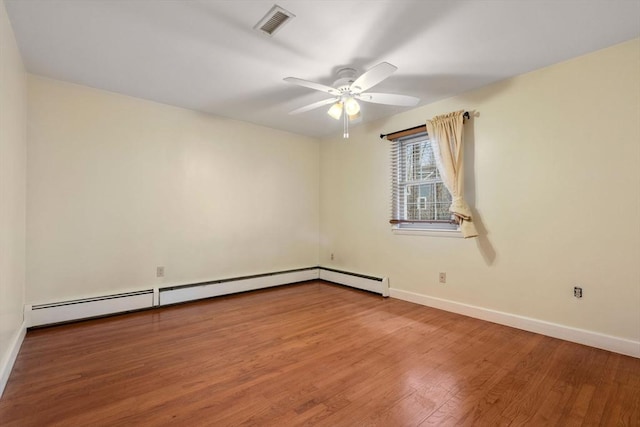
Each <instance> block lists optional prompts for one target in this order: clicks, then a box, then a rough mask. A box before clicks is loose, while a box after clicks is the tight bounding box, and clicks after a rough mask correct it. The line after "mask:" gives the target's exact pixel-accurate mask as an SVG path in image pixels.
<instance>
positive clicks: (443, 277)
mask: <svg viewBox="0 0 640 427" xmlns="http://www.w3.org/2000/svg"><path fill="white" fill-rule="evenodd" d="M438 277H439V280H440V283H447V273H440V274H439V276H438Z"/></svg>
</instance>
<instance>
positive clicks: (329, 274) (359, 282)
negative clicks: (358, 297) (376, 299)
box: [318, 267, 389, 297]
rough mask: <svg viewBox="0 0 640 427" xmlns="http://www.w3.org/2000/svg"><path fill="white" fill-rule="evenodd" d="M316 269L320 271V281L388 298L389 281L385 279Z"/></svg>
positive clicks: (324, 268) (325, 268)
mask: <svg viewBox="0 0 640 427" xmlns="http://www.w3.org/2000/svg"><path fill="white" fill-rule="evenodd" d="M318 269H319V270H320V279H321V280H326V281H327V282H332V283H337V284H340V285H346V286H350V287H352V288H357V289H362V290H365V291H369V292H374V293H376V294H380V295H382V296H383V297H388V296H389V279H388V278H386V277H374V276H367V275H365V274H359V273H352V272H349V271H342V270H335V269H333V268H328V267H318Z"/></svg>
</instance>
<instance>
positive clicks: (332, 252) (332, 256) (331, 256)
mask: <svg viewBox="0 0 640 427" xmlns="http://www.w3.org/2000/svg"><path fill="white" fill-rule="evenodd" d="M331 261H333V252H331Z"/></svg>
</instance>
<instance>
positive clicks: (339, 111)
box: [327, 101, 342, 120]
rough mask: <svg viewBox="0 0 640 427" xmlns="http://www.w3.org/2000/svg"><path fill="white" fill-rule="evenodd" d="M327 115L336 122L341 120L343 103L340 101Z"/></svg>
mask: <svg viewBox="0 0 640 427" xmlns="http://www.w3.org/2000/svg"><path fill="white" fill-rule="evenodd" d="M327 114H328V115H330V116H331V117H333V118H334V119H336V120H340V117H341V116H342V102H340V101H338V102H336V103H335V104H333V105H332V106H331V108H329V111H327Z"/></svg>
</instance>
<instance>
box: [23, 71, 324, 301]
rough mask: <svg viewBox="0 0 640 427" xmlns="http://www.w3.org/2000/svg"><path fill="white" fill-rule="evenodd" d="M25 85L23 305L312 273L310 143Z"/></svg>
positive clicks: (104, 97) (314, 208)
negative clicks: (159, 270) (160, 271)
mask: <svg viewBox="0 0 640 427" xmlns="http://www.w3.org/2000/svg"><path fill="white" fill-rule="evenodd" d="M28 87H29V145H28V156H29V164H28V212H27V224H28V227H27V250H28V259H27V281H28V289H27V301H28V302H29V303H37V302H48V301H56V300H63V299H67V298H75V297H83V296H90V295H100V294H104V293H107V292H115V291H124V290H130V289H144V288H148V287H151V286H154V285H160V286H166V285H170V284H185V283H193V282H200V281H206V280H212V279H222V278H226V277H235V276H241V275H249V274H255V273H265V272H272V271H280V270H286V269H292V268H299V267H309V266H314V265H317V263H318V230H319V163H318V158H319V154H318V150H319V148H318V142H317V140H315V139H311V138H306V137H302V136H299V135H294V134H290V133H285V132H280V131H276V130H273V129H268V128H264V127H260V126H254V125H250V124H246V123H242V122H238V121H233V120H227V119H223V118H218V117H213V116H209V115H205V114H200V113H196V112H193V111H189V110H184V109H179V108H175V107H170V106H166V105H161V104H157V103H153V102H149V101H144V100H140V99H135V98H130V97H126V96H122V95H118V94H113V93H109V92H104V91H99V90H95V89H91V88H87V87H82V86H77V85H72V84H67V83H62V82H58V81H54V80H49V79H44V78H40V77H36V76H29V86H28ZM156 266H164V267H165V269H166V271H165V274H166V277H165V278H164V279H157V278H156V277H155V275H156Z"/></svg>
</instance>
